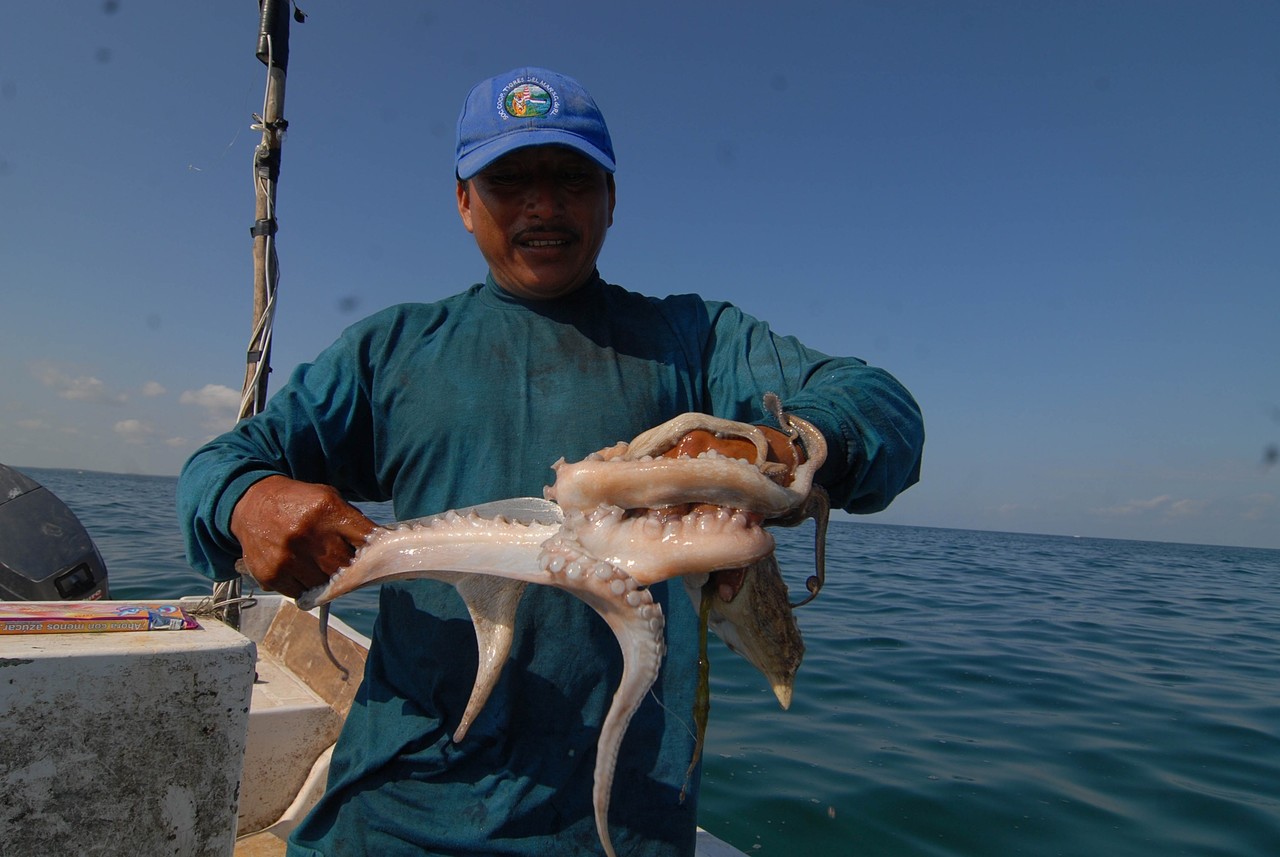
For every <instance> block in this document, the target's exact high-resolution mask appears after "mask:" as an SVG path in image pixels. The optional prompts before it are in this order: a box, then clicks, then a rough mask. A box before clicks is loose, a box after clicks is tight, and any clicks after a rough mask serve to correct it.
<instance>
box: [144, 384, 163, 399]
mask: <svg viewBox="0 0 1280 857" xmlns="http://www.w3.org/2000/svg"><path fill="white" fill-rule="evenodd" d="M167 392H169V391H168V390H166V389H165V388H164V385H163V384H161V383H160V382H159V381H148V382H147V383H145V384H143V385H142V395H144V396H147V397H148V398H154V397H155V396H163V395H164V394H165V393H167Z"/></svg>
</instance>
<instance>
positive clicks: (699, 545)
mask: <svg viewBox="0 0 1280 857" xmlns="http://www.w3.org/2000/svg"><path fill="white" fill-rule="evenodd" d="M764 404H765V408H766V410H768V411H769V412H770V413H772V415H773V416H774V418H775V419H776V420H777V422H778V425H779V426H780V427H781V429H782V433H773V438H772V440H773V443H772V445H771V442H770V440H771V438H770V437H769V436H768V435H767V434H766V433H765V432H764V431H762V430H761V428H760V427H759V426H755V425H751V424H748V423H741V422H735V421H731V420H725V419H721V418H718V417H713V416H710V415H707V414H701V413H687V414H682V415H680V416H678V417H675V418H674V419H672V420H669V421H668V422H665V423H663V424H661V425H659V426H657V427H655V428H652V429H650V430H648V431H646V432H644V433H642V434H640V435H638V436H637V437H635V438H634V439H633V440H631V441H630V442H620V443H617V444H615V445H614V446H611V447H607V448H605V449H601V450H599V451H598V452H595V453H592V454H591V455H589V456H587V457H586V458H585V459H583V460H581V461H578V462H566V461H565V460H564V459H563V458H562V459H560V460H559V461H557V462H556V463H555V464H553V465H552V469H553V470H554V471H555V479H554V483H553V484H552V485H551V486H549V487H548V488H546V489H545V491H544V494H545V496H544V497H543V498H535V497H521V498H513V499H510V500H500V501H497V502H495V503H487V504H483V505H481V506H475V507H471V508H468V509H461V510H450V511H447V512H443V513H441V514H437V515H432V516H429V517H425V518H419V519H415V520H411V521H402V522H400V523H397V524H393V525H391V526H390V527H380V528H378V529H377V530H375V531H374V532H373V533H372V534H371V535H370V536H369V538H368V540H367V541H366V543H365V544H364V545H362V546H361V547H360V548H359V550H358V551H357V552H356V554H355V556H354V558H353V559H352V561H351V563H350V564H349V565H347V566H346V567H344V568H342V569H340V570H339V571H338V572H337V573H336V574H335V575H334V576H333V577H332V578H330V580H329V582H328V583H327V584H326V585H324V586H322V587H317V588H315V589H311V590H308V591H307V592H305V593H303V594H302V595H301V596H299V598H298V605H299V607H301V608H302V609H306V610H310V609H312V608H314V607H318V606H319V607H322V611H321V612H322V618H323V616H324V615H325V614H327V609H325V608H326V606H327V605H328V604H329V603H330V602H332V601H333V600H334V599H336V598H339V597H341V596H342V595H345V594H347V593H349V592H352V591H354V590H356V589H359V588H362V587H365V586H371V585H377V584H381V583H384V582H386V581H391V580H401V579H410V578H431V579H434V580H440V581H444V582H446V583H449V584H451V585H452V586H453V587H454V588H455V589H457V591H458V593H459V595H460V596H461V597H462V599H463V602H464V603H465V604H466V607H467V610H468V612H469V613H470V615H471V619H472V622H473V623H474V625H475V631H476V642H477V646H478V649H479V668H478V670H477V675H476V680H475V684H474V686H473V688H472V691H471V695H470V698H469V700H468V703H467V706H466V708H465V710H464V712H463V714H462V716H461V718H460V721H459V723H458V725H457V727H456V728H455V730H454V733H453V740H454V741H455V742H460V741H462V740H464V739H465V738H466V735H467V731H468V729H469V728H470V726H471V724H472V723H473V722H474V721H475V718H476V716H477V715H478V714H479V713H480V711H481V710H482V708H483V707H484V704H485V701H486V700H487V699H488V697H489V694H490V692H491V691H492V689H493V687H494V686H495V684H496V683H497V680H498V677H499V674H500V672H501V670H502V667H503V665H504V663H505V662H506V659H507V656H508V654H509V652H510V649H511V645H512V641H513V639H514V625H515V616H516V608H517V605H518V603H519V601H520V598H521V595H522V594H523V592H524V589H525V587H526V586H527V585H529V584H531V583H534V584H538V585H542V586H553V587H557V588H559V589H563V590H565V591H567V592H569V593H571V594H572V595H574V596H576V597H577V598H579V599H581V600H582V601H584V602H585V603H586V604H588V605H589V606H590V607H591V608H592V609H593V610H595V611H596V613H598V614H599V615H600V616H601V617H602V618H603V619H604V621H605V622H606V623H607V624H608V625H609V627H610V629H611V630H612V631H613V633H614V635H615V636H616V638H617V640H618V645H619V647H620V648H621V653H622V661H623V669H622V676H621V678H620V680H619V683H618V687H617V689H616V690H615V692H614V695H613V698H612V700H611V703H610V707H609V711H608V713H607V714H606V716H605V720H604V722H603V724H602V725H601V730H600V735H599V738H598V739H597V753H596V763H595V770H594V782H593V788H592V803H593V811H594V813H595V823H596V830H597V832H598V834H599V836H600V841H601V844H602V846H603V848H604V851H605V853H606V854H607V855H609V857H616V854H615V852H614V849H613V845H612V843H611V841H610V836H609V825H608V815H609V802H610V796H611V792H612V786H613V779H614V772H615V769H616V765H617V759H618V753H619V750H620V748H621V745H622V739H623V736H624V735H625V733H626V729H627V726H628V725H629V723H630V721H631V718H632V716H633V715H634V714H635V712H636V710H637V709H638V708H639V707H640V703H641V702H642V701H643V699H644V696H645V694H646V693H648V691H649V689H650V687H652V686H653V683H654V682H655V680H656V679H657V677H658V671H659V669H660V668H661V665H662V660H663V658H664V656H665V654H666V646H665V637H664V628H665V619H664V617H663V614H662V609H661V607H660V606H659V605H658V604H657V603H655V602H654V600H653V596H652V595H651V594H650V592H649V587H650V586H652V585H653V584H655V583H658V582H661V581H664V580H671V579H673V578H677V577H678V578H681V580H682V582H683V584H684V588H685V590H686V592H687V593H688V594H689V596H690V598H691V599H692V600H693V602H694V605H695V607H697V608H699V611H700V616H701V617H702V621H703V622H704V626H703V634H702V637H703V641H704V642H703V645H702V649H703V650H702V652H700V660H701V668H702V670H703V671H702V688H701V689H700V692H699V701H698V711H695V717H696V720H697V723H698V742H697V745H698V749H697V750H695V755H694V758H693V760H692V761H691V763H690V766H689V770H690V772H692V771H693V769H694V766H695V765H696V763H697V759H698V755H697V754H698V753H700V749H701V745H702V735H703V730H704V729H705V724H706V706H707V691H706V687H707V679H706V671H705V670H706V663H707V658H706V651H705V630H706V627H710V628H711V629H713V630H715V631H716V633H717V634H718V635H719V636H720V637H721V638H722V639H724V640H725V642H726V643H727V644H728V645H729V647H730V648H731V649H732V650H733V651H736V652H738V653H739V654H741V655H742V656H743V657H745V658H746V659H747V660H748V661H750V662H751V663H752V664H753V665H754V666H755V667H756V668H757V669H759V670H760V671H761V672H762V673H763V674H764V675H765V676H766V678H767V679H768V681H769V682H770V684H771V686H772V687H773V690H774V693H775V695H776V696H777V698H778V701H779V703H780V704H781V705H782V706H783V708H786V707H788V706H789V705H790V703H791V696H792V688H793V684H794V679H795V674H796V671H797V669H798V667H799V665H800V660H801V658H802V656H803V653H804V644H803V642H802V640H801V637H800V632H799V629H798V627H797V626H796V622H795V619H794V616H793V615H792V608H793V606H798V605H791V604H789V603H788V600H787V599H788V595H787V588H786V585H785V583H784V582H783V580H782V575H781V572H780V571H779V568H778V563H777V560H776V558H775V556H774V547H775V542H774V539H773V536H772V535H771V534H770V533H769V532H768V530H767V529H766V526H772V525H783V526H792V525H795V524H798V523H800V522H801V521H803V520H806V519H808V518H814V519H815V520H816V521H817V525H818V526H817V534H816V539H815V541H816V551H815V553H816V560H817V562H816V565H817V574H816V575H815V576H813V577H810V578H809V580H808V583H807V585H808V589H809V592H810V595H809V599H811V598H812V597H813V596H814V595H816V594H817V591H818V589H819V588H820V587H821V585H822V577H823V562H822V544H823V541H824V537H825V529H826V519H827V514H828V504H827V502H826V495H825V492H823V490H822V489H821V488H820V487H819V486H818V485H816V484H815V483H814V481H813V480H814V476H815V474H816V473H817V471H818V468H820V467H821V466H822V463H823V461H824V460H825V458H826V442H825V440H824V439H823V437H822V434H821V433H820V432H819V431H818V430H817V429H816V428H815V427H814V426H813V425H812V424H810V423H808V422H807V421H805V420H803V419H800V418H799V417H796V416H794V415H791V414H787V413H785V412H784V411H783V410H782V407H781V404H780V402H779V401H778V399H777V397H776V396H774V395H773V394H767V395H766V396H765V400H764ZM779 438H781V440H779ZM725 570H742V572H741V573H742V574H743V576H742V587H741V590H740V591H739V592H738V595H737V596H736V597H735V598H734V599H733V600H732V601H729V602H725V601H723V600H722V599H720V598H719V597H716V596H713V593H712V589H713V586H714V584H709V583H708V581H709V580H711V573H712V572H717V571H725ZM809 599H805V600H806V601H807V600H809ZM801 603H804V602H801Z"/></svg>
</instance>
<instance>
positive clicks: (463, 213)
mask: <svg viewBox="0 0 1280 857" xmlns="http://www.w3.org/2000/svg"><path fill="white" fill-rule="evenodd" d="M458 216H459V217H461V218H462V225H463V226H465V227H466V228H467V231H468V232H470V233H472V234H475V229H474V228H472V225H471V183H470V182H465V181H463V180H462V179H458ZM611 217H612V215H611Z"/></svg>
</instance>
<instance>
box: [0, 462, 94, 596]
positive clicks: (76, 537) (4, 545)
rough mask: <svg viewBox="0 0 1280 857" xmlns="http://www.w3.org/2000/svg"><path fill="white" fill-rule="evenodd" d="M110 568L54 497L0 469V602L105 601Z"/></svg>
mask: <svg viewBox="0 0 1280 857" xmlns="http://www.w3.org/2000/svg"><path fill="white" fill-rule="evenodd" d="M107 597H109V596H108V593H107V566H106V565H105V564H104V563H103V561H102V555H101V554H99V553H98V548H97V546H96V545H94V543H93V539H91V538H90V537H89V533H88V532H86V531H85V528H84V526H83V525H82V524H81V523H80V519H79V518H77V517H76V516H75V513H74V512H72V511H71V510H70V509H68V508H67V506H66V504H65V503H63V502H62V501H61V500H59V499H58V498H57V497H56V496H55V495H54V493H53V492H52V491H50V490H49V489H47V488H45V487H44V486H43V485H41V484H40V483H39V482H36V481H35V480H34V479H31V478H30V477H28V476H26V475H24V474H22V473H19V472H18V471H16V470H14V469H13V468H11V467H6V466H4V465H3V464H0V601H96V600H98V599H101V598H107Z"/></svg>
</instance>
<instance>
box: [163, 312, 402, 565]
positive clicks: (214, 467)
mask: <svg viewBox="0 0 1280 857" xmlns="http://www.w3.org/2000/svg"><path fill="white" fill-rule="evenodd" d="M366 329H367V328H366ZM367 342H368V337H367V336H364V335H362V333H361V330H359V329H357V328H353V329H351V330H348V331H347V332H346V333H344V334H343V336H342V337H340V338H339V339H338V340H337V341H336V342H335V343H334V344H333V345H331V346H330V347H329V348H328V349H326V350H325V351H324V352H323V353H322V354H321V355H320V356H319V357H318V358H317V359H316V361H315V362H314V363H309V364H303V365H301V366H299V367H298V368H297V369H296V370H295V371H294V373H293V375H292V377H291V378H290V379H289V381H288V383H287V384H286V385H285V386H283V387H282V388H280V390H279V391H278V392H277V393H276V394H275V395H274V396H272V397H271V399H270V400H269V401H268V402H267V405H266V407H265V408H264V409H263V411H262V413H260V414H258V415H256V416H255V417H253V418H252V419H247V420H241V421H240V422H239V423H237V424H236V426H235V427H234V428H232V429H231V430H230V431H228V432H226V433H225V434H223V435H221V436H219V437H217V438H214V439H213V440H211V441H209V442H208V443H206V444H205V445H204V446H202V447H200V448H199V449H198V450H196V452H195V453H194V454H193V455H192V456H191V458H190V459H188V460H187V463H186V464H185V465H184V466H183V469H182V473H181V475H180V476H179V478H178V496H177V507H178V520H179V522H180V523H181V526H182V529H183V536H184V539H185V543H186V551H187V561H188V562H190V563H191V566H192V567H193V568H195V569H196V570H197V571H199V572H201V573H202V574H205V575H207V576H209V577H212V578H214V579H215V580H225V579H230V578H232V577H234V576H235V575H236V571H235V561H236V559H238V558H239V557H240V555H241V554H240V546H239V544H238V543H237V542H236V540H235V539H234V538H233V537H232V535H231V513H232V510H233V509H235V505H236V503H237V502H239V500H240V498H241V497H242V496H243V495H244V492H245V491H247V490H248V489H249V487H250V486H252V485H253V484H254V483H255V482H258V481H260V480H262V479H265V478H266V477H268V476H271V475H274V474H282V475H284V476H288V477H290V478H291V479H297V480H300V481H303V482H314V483H322V484H327V485H333V486H335V487H336V488H338V490H339V491H341V492H342V493H343V495H344V496H346V497H347V498H348V499H352V500H382V499H386V498H385V497H384V496H382V492H381V491H380V489H379V487H378V485H377V482H376V477H375V476H374V475H373V474H374V473H375V470H374V467H373V463H372V454H373V449H374V442H373V438H374V434H375V432H374V426H373V417H372V409H371V408H370V407H369V393H368V391H369V372H368V370H366V369H364V368H362V367H365V366H368V365H369V362H368V356H369V355H368V353H367V352H368V345H367Z"/></svg>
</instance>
